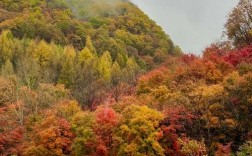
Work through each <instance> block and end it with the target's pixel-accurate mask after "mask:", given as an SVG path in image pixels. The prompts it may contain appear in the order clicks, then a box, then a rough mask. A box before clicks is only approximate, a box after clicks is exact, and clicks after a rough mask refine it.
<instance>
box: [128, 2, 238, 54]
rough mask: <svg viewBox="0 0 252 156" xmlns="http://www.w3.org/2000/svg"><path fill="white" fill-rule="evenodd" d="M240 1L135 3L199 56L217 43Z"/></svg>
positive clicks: (181, 43)
mask: <svg viewBox="0 0 252 156" xmlns="http://www.w3.org/2000/svg"><path fill="white" fill-rule="evenodd" d="M238 1H239V0H132V2H133V3H135V4H136V5H137V6H138V7H139V8H140V9H141V10H143V11H144V12H145V13H146V14H147V15H149V17H150V18H151V19H153V20H154V21H156V22H157V24H158V25H160V26H161V27H162V28H163V29H164V31H165V32H166V33H167V34H168V35H170V37H171V39H172V40H173V41H174V42H175V44H177V45H179V46H180V47H181V48H182V50H183V51H184V52H186V53H188V52H190V53H194V54H200V53H201V51H202V50H203V49H204V48H205V47H206V46H208V45H209V44H210V43H212V42H215V41H218V40H219V39H220V38H221V35H222V32H223V30H224V24H225V21H226V18H227V15H228V13H229V12H230V11H231V10H232V8H233V7H234V6H235V5H236V4H237V3H238Z"/></svg>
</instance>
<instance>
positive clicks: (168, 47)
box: [0, 0, 180, 66]
mask: <svg viewBox="0 0 252 156" xmlns="http://www.w3.org/2000/svg"><path fill="white" fill-rule="evenodd" d="M0 8H1V10H0V11H1V12H2V14H1V15H2V16H0V22H1V23H0V30H4V29H9V30H11V32H12V33H13V35H14V36H15V37H18V38H23V37H26V38H31V39H34V38H39V39H43V40H45V41H47V42H52V41H53V42H54V43H56V44H60V45H68V44H72V45H74V47H75V48H77V49H78V50H81V49H83V48H84V46H85V40H86V37H87V35H89V36H91V38H92V40H93V42H94V45H95V47H96V48H97V51H98V53H99V54H102V53H103V52H104V51H106V50H108V51H110V52H111V53H112V58H113V60H114V59H115V57H116V56H117V53H119V52H122V53H127V54H128V55H134V56H135V57H136V58H137V60H139V59H141V60H145V61H144V62H148V63H149V65H150V66H152V65H151V62H153V57H155V56H156V57H157V58H158V57H160V56H165V55H167V54H170V55H176V54H178V53H179V52H180V51H179V48H178V47H175V46H174V44H173V42H172V41H171V39H170V38H169V36H168V35H166V34H165V33H164V32H163V30H162V29H161V28H160V27H159V26H157V25H156V24H155V22H154V21H152V20H150V19H149V18H148V16H146V15H145V14H144V13H143V12H142V11H141V10H139V9H138V8H137V7H136V6H134V5H133V4H131V3H130V2H129V1H127V0H126V1H125V0H113V1H111V0H102V1H94V0H28V1H27V0H19V1H1V2H0ZM3 15H4V16H3ZM138 58H139V59H138ZM158 61H159V60H158V59H154V62H156V63H159V62H158ZM140 62H141V61H140V60H139V61H138V63H140ZM142 62H143V61H142ZM140 64H141V63H140ZM142 66H143V65H142Z"/></svg>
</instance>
